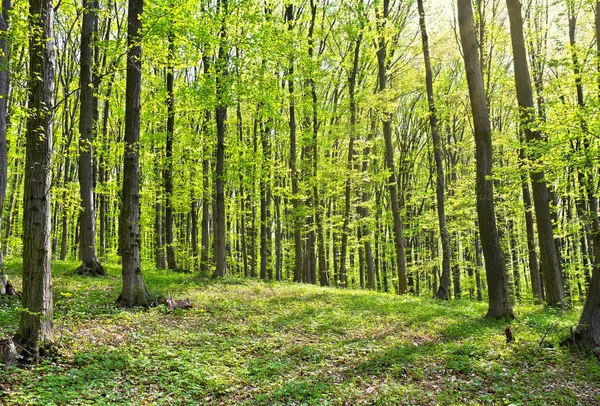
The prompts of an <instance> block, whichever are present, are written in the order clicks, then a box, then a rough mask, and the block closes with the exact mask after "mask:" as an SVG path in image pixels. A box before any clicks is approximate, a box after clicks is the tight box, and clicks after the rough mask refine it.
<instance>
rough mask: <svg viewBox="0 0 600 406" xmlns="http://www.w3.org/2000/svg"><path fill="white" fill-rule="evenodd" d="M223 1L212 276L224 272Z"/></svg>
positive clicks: (221, 4) (222, 0)
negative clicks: (213, 267)
mask: <svg viewBox="0 0 600 406" xmlns="http://www.w3.org/2000/svg"><path fill="white" fill-rule="evenodd" d="M227 4H228V2H227V0H218V1H217V11H218V12H217V14H218V15H219V16H220V18H221V19H222V20H221V27H220V34H219V51H218V54H217V60H216V63H215V65H216V66H215V69H216V92H217V94H216V96H217V105H216V107H215V119H216V124H217V150H216V157H215V158H216V168H215V241H214V250H215V264H216V270H215V276H225V275H226V274H227V258H226V249H225V245H226V236H225V228H226V225H225V179H224V178H225V134H226V129H227V128H226V125H227V124H226V120H227V93H228V92H229V89H228V88H227V86H228V83H229V82H228V80H229V79H228V78H227V65H228V63H229V56H228V53H229V49H228V47H227V31H226V24H225V21H226V18H227V13H228V11H227Z"/></svg>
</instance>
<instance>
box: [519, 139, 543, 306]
mask: <svg viewBox="0 0 600 406" xmlns="http://www.w3.org/2000/svg"><path fill="white" fill-rule="evenodd" d="M519 155H520V157H521V160H523V159H525V152H524V150H523V149H522V148H521V149H520V150H519ZM521 186H522V190H523V204H524V206H525V228H526V232H527V253H528V254H529V272H530V275H531V290H532V292H533V302H534V303H535V304H539V303H541V302H542V300H543V299H542V297H543V292H542V282H541V279H540V267H539V264H538V259H537V254H536V252H535V233H534V230H533V213H532V207H531V195H530V194H529V181H528V179H527V175H526V174H525V172H521Z"/></svg>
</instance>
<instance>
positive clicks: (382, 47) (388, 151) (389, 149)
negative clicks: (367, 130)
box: [377, 0, 407, 295]
mask: <svg viewBox="0 0 600 406" xmlns="http://www.w3.org/2000/svg"><path fill="white" fill-rule="evenodd" d="M388 16H389V0H383V14H382V15H381V16H380V17H381V20H382V21H381V23H380V24H381V27H380V29H381V30H382V31H383V30H384V29H385V26H386V23H387V20H388ZM378 41H379V44H378V46H379V48H378V50H377V66H378V79H379V92H380V93H385V91H386V88H387V65H388V60H387V43H386V37H385V35H384V34H383V33H380V37H379V40H378ZM382 120H383V139H384V141H385V165H386V168H387V169H388V171H389V172H390V177H389V179H388V192H389V194H390V205H391V208H392V215H393V219H394V224H393V231H394V243H395V244H394V247H395V254H396V270H397V272H398V294H400V295H401V294H404V293H406V287H407V280H406V258H405V254H404V239H403V237H402V219H401V218H400V205H399V203H398V181H397V180H396V168H395V165H394V147H393V144H392V117H391V116H390V115H389V114H388V113H384V116H383V117H382Z"/></svg>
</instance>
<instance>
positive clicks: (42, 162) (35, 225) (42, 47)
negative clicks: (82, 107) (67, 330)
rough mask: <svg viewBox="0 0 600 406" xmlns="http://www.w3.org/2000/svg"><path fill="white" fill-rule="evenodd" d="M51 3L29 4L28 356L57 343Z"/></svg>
mask: <svg viewBox="0 0 600 406" xmlns="http://www.w3.org/2000/svg"><path fill="white" fill-rule="evenodd" d="M53 21H54V9H53V8H52V1H51V0H30V1H29V25H30V29H31V32H32V34H31V37H30V39H29V85H28V93H29V105H28V107H29V117H28V119H27V134H26V157H25V185H24V188H25V189H24V198H23V271H22V275H23V296H22V297H21V306H22V308H23V310H22V311H21V319H20V322H19V330H18V332H17V335H16V336H15V340H14V341H15V343H16V344H17V345H18V346H19V347H21V348H22V349H23V350H24V351H22V354H23V355H25V356H26V357H31V358H34V359H35V358H38V356H43V355H44V354H45V349H46V348H47V346H49V345H51V343H52V340H53V326H52V317H53V314H52V313H53V308H52V307H53V303H52V288H51V270H50V253H51V252H50V251H51V249H50V233H51V230H50V228H51V225H50V175H51V173H52V121H53V108H52V106H53V103H54V44H53V42H52V38H53V33H52V31H53V30H52V28H53V27H52V25H53Z"/></svg>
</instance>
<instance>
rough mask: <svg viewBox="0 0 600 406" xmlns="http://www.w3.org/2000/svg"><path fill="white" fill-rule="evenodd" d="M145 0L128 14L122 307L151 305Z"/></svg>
mask: <svg viewBox="0 0 600 406" xmlns="http://www.w3.org/2000/svg"><path fill="white" fill-rule="evenodd" d="M143 8H144V6H143V0H129V5H128V14H127V22H128V24H127V47H128V48H127V49H128V51H127V79H126V89H125V137H124V141H125V153H124V158H123V190H122V195H121V213H120V215H119V253H120V254H121V259H122V274H123V288H122V290H121V294H120V295H119V297H118V298H117V303H118V304H119V305H120V306H122V307H127V308H129V307H134V306H148V304H149V299H150V298H149V296H148V293H147V291H146V285H145V284H144V279H143V278H142V269H141V261H140V185H139V153H140V151H139V148H140V145H139V140H140V108H141V106H140V93H141V90H142V44H141V33H142V18H141V17H142V12H143Z"/></svg>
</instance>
